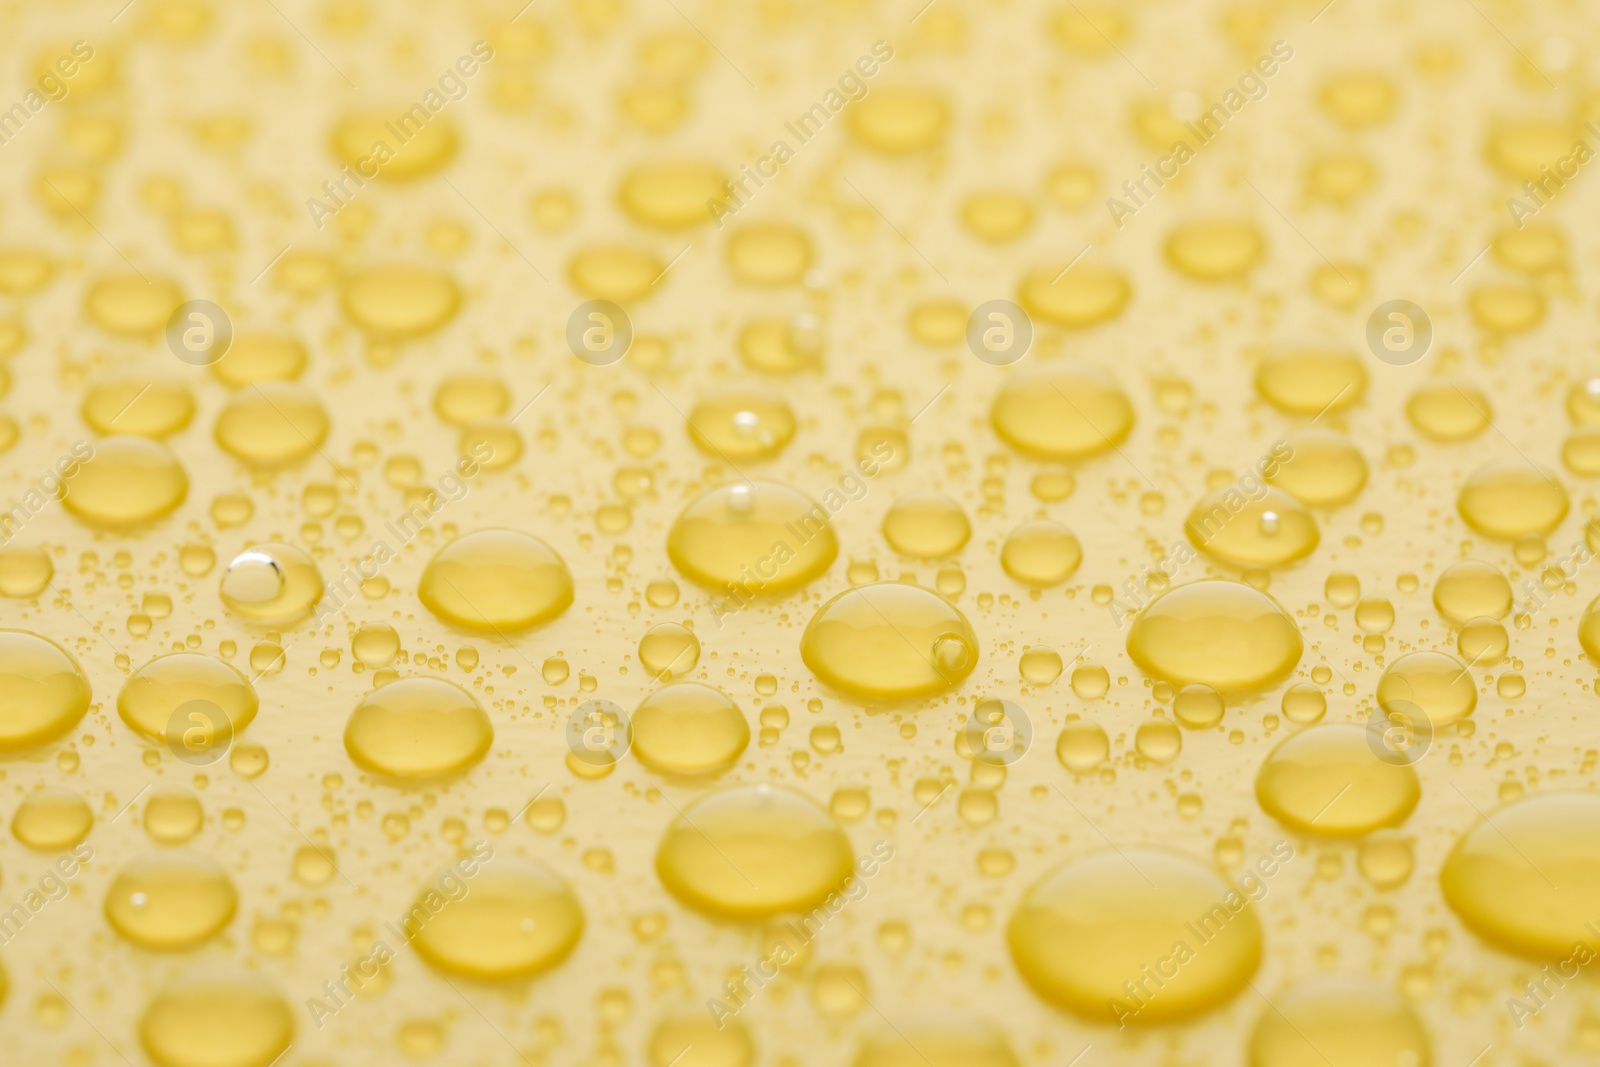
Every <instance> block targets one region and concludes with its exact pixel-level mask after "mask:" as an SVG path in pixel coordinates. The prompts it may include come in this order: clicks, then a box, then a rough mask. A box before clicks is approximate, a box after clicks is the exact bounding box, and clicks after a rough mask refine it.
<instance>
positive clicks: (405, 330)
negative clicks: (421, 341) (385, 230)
mask: <svg viewBox="0 0 1600 1067" xmlns="http://www.w3.org/2000/svg"><path fill="white" fill-rule="evenodd" d="M340 302H341V305H342V306H343V307H344V313H345V314H346V315H347V316H349V318H350V321H351V322H353V323H355V324H356V325H357V326H359V327H360V328H361V329H363V330H366V331H367V332H368V333H371V334H376V335H379V336H382V337H388V338H395V339H404V338H409V337H420V336H422V335H424V334H428V333H432V332H433V331H435V330H437V329H439V327H441V326H443V325H444V324H445V323H447V322H449V321H450V320H451V319H453V318H455V315H456V312H457V310H459V309H460V307H461V290H460V289H459V288H458V287H457V286H456V282H455V279H454V278H452V277H451V276H450V275H449V274H448V273H446V272H445V271H442V270H438V269H435V268H433V267H423V266H415V265H410V264H398V263H397V264H389V265H386V266H380V267H372V268H370V269H368V270H364V271H361V272H359V273H357V274H355V275H354V276H352V277H351V278H350V280H349V281H348V282H346V283H345V287H344V291H343V293H341V294H340Z"/></svg>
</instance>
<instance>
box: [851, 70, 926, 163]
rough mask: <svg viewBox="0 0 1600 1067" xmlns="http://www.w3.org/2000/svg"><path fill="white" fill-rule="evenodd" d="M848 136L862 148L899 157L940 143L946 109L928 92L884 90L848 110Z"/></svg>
mask: <svg viewBox="0 0 1600 1067" xmlns="http://www.w3.org/2000/svg"><path fill="white" fill-rule="evenodd" d="M848 114H849V122H850V132H851V133H852V134H853V135H854V136H855V138H856V140H858V141H860V142H861V143H862V144H863V145H865V146H866V147H868V148H870V149H873V150H874V151H877V152H884V153H888V154H892V155H899V154H902V153H907V152H921V151H924V150H926V149H929V148H934V147H937V146H938V145H940V144H942V143H943V142H944V138H945V133H946V131H947V129H948V127H949V124H950V109H949V107H948V106H947V105H946V104H945V102H944V97H943V96H941V95H940V94H939V93H938V92H936V91H934V90H932V89H922V88H912V87H907V86H886V87H883V88H879V89H876V90H874V91H873V92H872V93H871V95H869V96H867V97H865V98H863V99H861V100H859V101H857V102H856V103H855V104H854V105H852V106H851V108H850V110H849V113H848Z"/></svg>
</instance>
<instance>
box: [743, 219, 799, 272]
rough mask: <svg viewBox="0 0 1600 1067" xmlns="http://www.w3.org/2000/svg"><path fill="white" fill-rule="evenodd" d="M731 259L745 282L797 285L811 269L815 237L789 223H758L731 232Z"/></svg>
mask: <svg viewBox="0 0 1600 1067" xmlns="http://www.w3.org/2000/svg"><path fill="white" fill-rule="evenodd" d="M727 259H728V271H729V272H730V273H731V274H732V275H733V279H734V281H737V282H740V283H742V284H744V285H794V284H795V283H797V282H799V281H800V280H801V279H802V278H803V277H804V276H805V273H806V271H808V270H810V269H811V261H812V250H811V239H810V238H809V237H807V236H806V232H805V231H804V230H802V229H801V228H800V227H798V226H794V225H791V224H789V223H786V222H755V223H751V224H749V225H747V226H740V227H739V228H738V229H736V230H734V231H733V233H731V234H729V235H728V244H727Z"/></svg>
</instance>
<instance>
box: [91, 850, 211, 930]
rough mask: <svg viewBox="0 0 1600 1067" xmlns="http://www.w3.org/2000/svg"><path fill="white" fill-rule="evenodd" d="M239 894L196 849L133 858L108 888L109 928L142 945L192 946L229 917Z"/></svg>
mask: <svg viewBox="0 0 1600 1067" xmlns="http://www.w3.org/2000/svg"><path fill="white" fill-rule="evenodd" d="M238 905H239V895H238V893H237V892H236V891H235V890H234V888H233V881H232V880H231V879H230V878H229V877H228V874H227V872H226V871H224V870H223V869H222V867H221V866H220V865H219V864H218V863H217V861H216V860H213V859H211V858H210V857H209V856H204V855H201V854H200V853H197V852H158V853H155V854H153V855H150V856H146V857H144V858H142V859H137V860H134V861H133V862H132V863H129V864H128V865H127V866H125V867H123V868H122V870H121V871H119V872H118V873H117V877H116V879H115V880H114V881H113V882H112V883H111V888H110V889H109V890H107V891H106V905H105V911H106V919H107V921H109V922H110V923H111V928H112V929H113V930H115V931H116V932H117V933H119V934H121V935H122V936H123V937H125V938H127V939H128V940H129V941H131V942H133V943H134V944H135V945H138V946H139V947H140V948H147V949H153V950H155V951H158V952H170V951H174V950H177V949H186V948H193V947H194V946H195V945H198V944H200V942H202V941H204V940H206V939H207V938H208V937H211V936H212V935H213V934H215V933H217V932H218V931H219V930H221V929H222V928H223V927H224V926H227V925H228V923H229V922H230V921H232V919H233V915H234V912H235V910H236V909H237V908H238Z"/></svg>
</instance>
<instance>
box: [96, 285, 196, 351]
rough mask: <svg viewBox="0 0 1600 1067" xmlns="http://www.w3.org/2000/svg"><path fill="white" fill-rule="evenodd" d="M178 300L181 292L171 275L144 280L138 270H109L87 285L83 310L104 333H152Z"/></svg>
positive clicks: (162, 324)
mask: <svg viewBox="0 0 1600 1067" xmlns="http://www.w3.org/2000/svg"><path fill="white" fill-rule="evenodd" d="M181 303H183V292H182V290H180V289H179V288H178V284H177V282H174V281H173V280H172V279H170V278H163V277H159V276H157V277H154V278H151V279H150V280H149V281H146V280H145V279H144V278H142V277H140V276H139V275H137V274H108V275H105V276H104V277H101V278H98V279H96V280H95V282H94V283H93V284H92V285H90V286H89V291H88V292H87V293H86V294H85V295H84V300H83V310H84V312H85V313H86V314H87V315H88V316H89V320H90V321H91V322H93V323H94V324H95V325H96V326H98V327H100V328H101V329H102V330H105V331H106V332H107V333H111V334H116V335H117V336H119V337H153V336H154V335H156V334H158V333H160V332H161V330H162V329H163V328H164V327H165V326H166V325H167V319H168V318H169V317H171V315H172V312H173V310H174V309H175V308H177V306H178V305H179V304H181Z"/></svg>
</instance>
